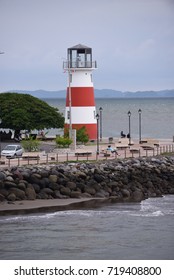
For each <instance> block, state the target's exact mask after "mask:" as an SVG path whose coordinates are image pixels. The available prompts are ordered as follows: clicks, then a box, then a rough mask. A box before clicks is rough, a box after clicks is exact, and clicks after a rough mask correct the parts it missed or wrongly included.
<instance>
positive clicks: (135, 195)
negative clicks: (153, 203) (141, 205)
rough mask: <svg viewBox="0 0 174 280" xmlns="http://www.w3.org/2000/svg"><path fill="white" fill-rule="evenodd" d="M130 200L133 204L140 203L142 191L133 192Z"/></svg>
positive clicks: (142, 195)
mask: <svg viewBox="0 0 174 280" xmlns="http://www.w3.org/2000/svg"><path fill="white" fill-rule="evenodd" d="M131 199H132V201H134V202H141V201H142V200H143V199H144V194H143V192H142V191H138V190H137V191H134V192H133V193H132V194H131Z"/></svg>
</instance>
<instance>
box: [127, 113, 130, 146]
mask: <svg viewBox="0 0 174 280" xmlns="http://www.w3.org/2000/svg"><path fill="white" fill-rule="evenodd" d="M127 114H128V118H129V145H131V111H128V113H127Z"/></svg>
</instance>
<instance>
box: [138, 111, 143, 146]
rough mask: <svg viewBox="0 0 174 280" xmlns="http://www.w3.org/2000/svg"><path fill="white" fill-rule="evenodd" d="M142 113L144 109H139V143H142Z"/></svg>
mask: <svg viewBox="0 0 174 280" xmlns="http://www.w3.org/2000/svg"><path fill="white" fill-rule="evenodd" d="M141 113H142V110H141V109H139V110H138V114H139V144H141Z"/></svg>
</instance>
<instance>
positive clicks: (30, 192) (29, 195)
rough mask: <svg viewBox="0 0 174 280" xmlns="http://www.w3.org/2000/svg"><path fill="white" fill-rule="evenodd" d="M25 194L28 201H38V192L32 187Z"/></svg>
mask: <svg viewBox="0 0 174 280" xmlns="http://www.w3.org/2000/svg"><path fill="white" fill-rule="evenodd" d="M25 194H26V197H27V199H28V200H35V199H36V192H35V189H34V187H33V186H32V185H29V186H28V187H27V188H26V190H25Z"/></svg>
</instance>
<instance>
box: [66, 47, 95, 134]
mask: <svg viewBox="0 0 174 280" xmlns="http://www.w3.org/2000/svg"><path fill="white" fill-rule="evenodd" d="M63 68H64V70H65V71H66V72H68V85H67V95H66V110H65V131H66V130H69V133H70V137H71V133H72V129H77V130H78V129H80V128H81V127H84V126H85V127H86V131H87V133H88V136H89V139H96V138H97V120H96V108H95V99H94V87H93V82H92V71H93V70H94V69H95V68H97V67H96V61H92V49H91V48H89V47H87V46H84V45H81V44H79V45H76V46H74V47H72V48H68V53H67V61H65V62H64V64H63Z"/></svg>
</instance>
